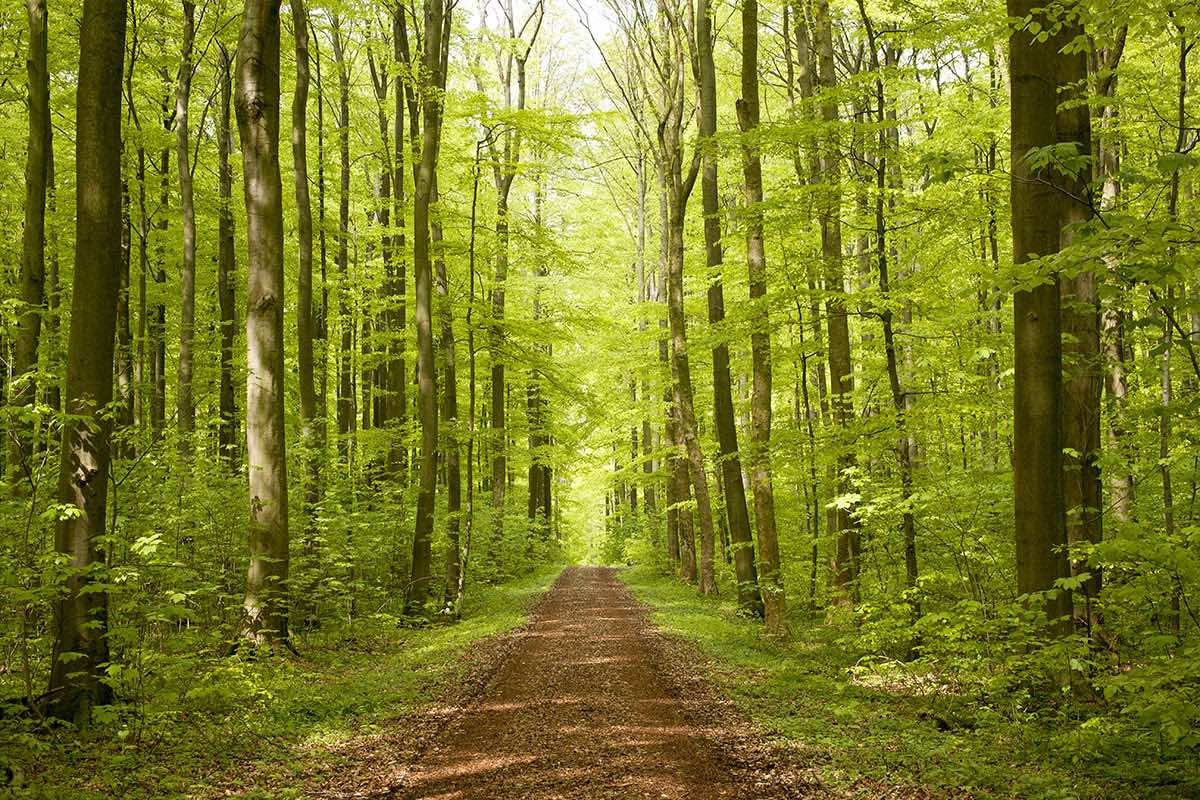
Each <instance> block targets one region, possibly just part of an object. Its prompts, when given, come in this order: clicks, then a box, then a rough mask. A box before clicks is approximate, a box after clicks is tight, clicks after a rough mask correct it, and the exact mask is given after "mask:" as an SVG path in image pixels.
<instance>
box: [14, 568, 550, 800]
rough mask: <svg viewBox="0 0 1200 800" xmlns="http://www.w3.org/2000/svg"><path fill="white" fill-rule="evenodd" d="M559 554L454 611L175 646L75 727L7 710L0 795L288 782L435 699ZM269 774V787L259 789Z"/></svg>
mask: <svg viewBox="0 0 1200 800" xmlns="http://www.w3.org/2000/svg"><path fill="white" fill-rule="evenodd" d="M560 570H561V566H553V567H546V568H543V569H541V570H539V571H538V572H536V573H534V574H532V575H530V576H527V577H524V578H521V579H518V580H515V581H512V582H509V583H505V584H502V585H499V586H492V587H487V586H481V587H473V589H472V591H469V592H468V594H467V600H466V608H465V614H464V618H463V619H462V620H461V621H460V622H458V623H455V624H434V625H431V626H429V627H425V628H411V627H405V626H403V625H402V624H401V620H398V619H396V618H393V617H389V616H386V615H376V616H372V617H364V618H361V619H358V620H356V621H355V622H354V623H353V624H345V625H341V626H338V627H336V628H331V627H328V626H327V627H326V628H325V629H322V630H320V631H317V632H315V633H310V634H308V635H305V636H302V637H298V638H299V649H300V655H299V657H296V656H288V657H286V658H276V657H263V658H259V659H253V660H243V659H240V658H236V657H228V658H227V657H217V656H214V655H195V654H192V655H188V654H183V653H173V654H170V655H161V656H158V657H157V658H156V659H155V661H154V663H150V664H143V665H141V668H140V670H139V672H140V674H142V675H143V676H144V678H143V680H146V681H149V682H152V683H153V687H152V688H151V689H150V690H148V691H145V692H143V693H142V694H144V695H145V696H146V698H147V699H146V701H145V702H144V703H141V704H133V703H125V704H119V705H114V706H110V707H107V708H103V709H99V711H98V713H97V715H96V724H95V725H94V726H93V728H92V729H90V730H89V731H87V732H84V733H80V732H78V731H76V730H75V729H74V728H72V727H70V726H64V727H58V728H54V729H50V730H47V729H45V727H44V726H41V725H37V724H35V723H33V722H32V721H29V720H19V719H18V720H11V719H10V720H8V721H5V722H3V723H0V768H2V769H4V770H6V771H7V773H8V775H9V778H10V781H9V785H8V786H7V787H4V788H0V797H13V798H31V799H36V800H43V799H45V800H50V799H51V798H53V799H54V800H59V799H60V798H61V800H101V798H105V799H107V798H122V800H148V798H175V797H178V798H183V797H204V796H211V795H214V794H219V795H221V796H227V795H228V794H230V793H232V794H233V795H234V796H238V795H242V796H247V797H272V798H283V797H300V796H301V795H300V794H299V792H298V790H295V789H288V788H286V787H288V786H289V785H292V784H294V783H296V782H297V781H296V779H297V777H298V776H299V775H300V774H301V773H302V772H307V771H312V770H313V769H315V768H319V764H316V763H315V762H316V761H319V760H320V759H322V758H329V757H331V756H330V755H329V753H328V751H326V750H323V749H322V748H321V747H318V746H316V745H321V744H328V743H333V742H337V741H339V740H344V739H347V738H349V737H352V736H356V735H362V734H369V733H371V732H374V731H376V730H379V729H381V728H383V727H385V726H386V725H387V724H388V721H389V720H391V719H395V718H397V717H400V716H402V715H404V714H407V713H410V712H412V711H414V710H415V709H418V708H420V707H421V706H423V705H425V704H427V703H428V702H430V701H431V700H433V699H434V698H435V696H436V694H437V692H438V691H439V689H440V688H441V687H442V686H444V685H445V684H446V682H447V681H450V680H453V679H454V678H455V677H456V674H455V673H456V671H457V670H459V669H461V668H462V667H461V665H462V662H461V660H460V656H461V655H462V654H463V653H464V652H466V651H467V650H468V649H469V648H470V647H471V646H472V645H474V644H476V643H477V642H479V641H480V640H482V639H485V638H487V637H490V636H494V635H497V634H501V633H504V632H506V631H509V630H512V629H513V628H515V627H517V626H519V625H521V624H522V623H523V622H524V621H525V619H526V611H527V609H528V607H529V605H530V603H531V602H532V600H533V599H534V598H536V597H537V596H539V595H540V594H541V593H542V592H544V591H545V590H546V588H547V587H548V586H549V585H550V583H551V582H552V581H553V580H554V578H555V577H556V576H557V574H558V572H559V571H560ZM264 784H266V785H269V786H270V787H274V788H269V789H268V790H267V792H266V794H263V791H264V789H263V786H264Z"/></svg>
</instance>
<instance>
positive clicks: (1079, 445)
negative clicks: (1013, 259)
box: [1057, 23, 1104, 635]
mask: <svg viewBox="0 0 1200 800" xmlns="http://www.w3.org/2000/svg"><path fill="white" fill-rule="evenodd" d="M1082 34H1083V31H1082V29H1081V28H1080V27H1079V24H1078V23H1075V24H1072V25H1068V26H1067V28H1066V29H1065V30H1064V32H1063V34H1062V36H1063V39H1062V41H1063V42H1070V41H1072V40H1073V39H1074V38H1075V37H1076V36H1082ZM1087 79H1088V68H1087V54H1086V53H1085V52H1082V51H1081V52H1078V53H1071V54H1061V53H1060V54H1059V56H1058V83H1059V85H1060V86H1062V87H1066V94H1065V95H1063V96H1060V97H1059V102H1060V103H1061V104H1065V105H1066V107H1065V108H1063V109H1062V110H1061V111H1059V114H1058V123H1057V124H1058V139H1059V141H1064V142H1074V143H1076V145H1077V147H1078V151H1077V152H1078V153H1079V154H1080V155H1084V156H1090V155H1091V151H1092V130H1091V111H1090V109H1089V107H1088V105H1087V103H1086V102H1078V103H1076V102H1072V101H1080V100H1081V97H1080V94H1081V92H1080V87H1085V88H1083V91H1082V95H1083V97H1082V100H1083V101H1086V99H1087V97H1086V95H1087V94H1088V90H1087V89H1086V87H1087V85H1088V81H1087ZM1064 180H1066V184H1067V186H1066V189H1067V192H1066V193H1065V194H1063V195H1062V196H1061V198H1060V202H1062V204H1063V212H1062V220H1061V222H1060V225H1061V226H1062V228H1063V230H1062V233H1061V238H1060V243H1061V246H1062V247H1064V248H1065V247H1068V246H1070V244H1071V241H1072V239H1073V238H1074V236H1075V232H1074V230H1072V229H1071V226H1076V225H1080V224H1082V223H1084V222H1086V221H1087V220H1089V219H1090V218H1091V216H1092V209H1091V205H1090V201H1089V200H1086V199H1083V198H1086V197H1087V195H1088V192H1089V190H1090V186H1091V180H1092V168H1091V165H1090V163H1089V164H1088V165H1087V166H1085V167H1084V168H1082V169H1081V170H1080V172H1079V173H1078V174H1077V175H1076V176H1075V177H1074V179H1073V180H1069V179H1064ZM1073 198H1080V199H1079V200H1075V199H1073ZM1059 289H1060V292H1061V302H1062V333H1063V345H1062V349H1063V355H1062V359H1063V366H1064V368H1065V371H1066V374H1065V375H1064V378H1063V387H1062V391H1063V401H1062V415H1063V419H1062V429H1063V441H1062V446H1063V448H1064V454H1063V461H1064V464H1063V466H1064V475H1063V508H1064V511H1065V513H1066V526H1067V544H1068V545H1069V546H1070V548H1071V554H1070V555H1071V562H1070V564H1071V574H1072V575H1080V574H1083V573H1087V574H1088V575H1089V577H1088V579H1087V580H1086V581H1084V583H1083V584H1082V585H1081V586H1080V587H1079V589H1077V590H1076V592H1075V597H1076V602H1075V603H1074V604H1073V605H1074V610H1075V618H1076V624H1077V625H1078V626H1079V627H1080V628H1082V629H1083V630H1085V631H1087V632H1088V634H1089V635H1091V634H1092V632H1093V629H1094V628H1095V626H1097V625H1098V624H1099V622H1100V612H1099V608H1098V607H1097V600H1098V598H1099V596H1100V585H1101V573H1100V567H1099V565H1098V564H1089V563H1088V558H1087V555H1086V552H1085V550H1086V548H1087V547H1088V546H1090V545H1094V544H1099V543H1100V541H1101V539H1102V538H1103V519H1104V516H1103V512H1104V486H1103V483H1102V482H1101V476H1100V463H1099V459H1100V447H1101V445H1100V398H1101V395H1102V394H1103V391H1104V374H1103V371H1102V362H1101V350H1100V296H1099V293H1098V291H1097V290H1098V285H1097V281H1096V273H1095V272H1094V271H1092V270H1090V269H1089V270H1084V271H1083V272H1080V273H1079V274H1078V275H1076V276H1074V277H1065V278H1062V280H1061V282H1060V286H1059Z"/></svg>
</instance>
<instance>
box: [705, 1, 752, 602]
mask: <svg viewBox="0 0 1200 800" xmlns="http://www.w3.org/2000/svg"><path fill="white" fill-rule="evenodd" d="M712 23H713V19H712V9H711V7H710V3H709V0H700V3H699V7H698V8H697V10H696V54H697V62H698V67H699V84H700V137H701V139H703V140H705V141H704V144H702V145H701V146H702V147H703V148H704V151H705V152H704V163H703V168H702V172H701V178H700V192H701V200H702V202H703V205H704V248H705V256H706V260H707V265H708V270H709V280H710V283H709V286H708V322H709V324H710V325H712V326H714V327H715V328H717V329H720V328H721V327H723V323H724V321H725V292H724V288H723V286H722V282H721V264H722V261H723V260H724V258H723V255H724V254H723V253H722V249H721V220H720V216H719V214H720V209H719V198H718V196H717V195H718V192H719V191H720V189H719V187H718V184H717V152H716V145H715V142H712V141H711V140H712V137H714V136H715V135H716V133H717V76H716V69H715V67H714V66H713V46H714V41H713V33H712ZM757 80H758V78H757V76H756V77H755V82H756V83H755V86H756V87H757ZM712 358H713V409H714V418H715V423H716V429H717V442H718V444H719V446H720V448H721V459H720V477H719V478H718V480H719V481H720V482H721V484H722V485H723V486H724V489H725V516H726V519H728V521H729V538H730V540H731V542H732V548H733V559H734V574H735V576H736V578H737V594H738V605H739V606H740V607H741V608H742V609H743V610H744V611H746V612H747V613H750V614H752V615H754V616H757V617H761V616H762V615H763V598H762V597H761V596H760V592H759V582H758V571H757V567H756V566H755V562H754V538H753V536H752V535H751V533H750V511H749V510H748V509H747V507H746V487H745V484H743V483H742V462H741V456H740V454H739V452H738V441H737V426H736V424H735V422H734V417H733V388H732V385H731V381H730V378H729V345H728V343H727V342H726V341H725V340H724V339H723V338H719V339H718V340H717V343H716V344H715V345H714V346H713V349H712Z"/></svg>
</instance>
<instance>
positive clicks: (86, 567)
mask: <svg viewBox="0 0 1200 800" xmlns="http://www.w3.org/2000/svg"><path fill="white" fill-rule="evenodd" d="M125 14H126V3H125V0H85V2H84V4H83V19H82V24H81V25H80V41H79V82H78V86H77V90H76V95H75V97H76V117H75V119H76V135H75V185H76V186H77V187H79V189H78V191H77V192H76V199H75V277H74V292H73V295H72V302H71V332H70V339H69V342H68V345H67V384H66V405H67V408H66V411H67V413H68V414H70V415H71V416H70V417H68V418H67V419H66V421H65V423H64V426H63V439H62V460H61V462H60V466H59V479H58V502H59V503H62V504H63V505H64V506H69V507H71V508H74V509H76V510H77V513H73V514H68V515H62V517H61V519H60V521H59V522H58V526H57V529H56V531H55V536H54V545H55V550H56V551H57V552H58V553H60V554H61V555H63V556H64V557H65V558H66V559H67V563H68V564H69V565H70V567H71V570H70V572H69V574H68V577H67V579H66V586H65V587H64V591H63V593H62V594H60V595H59V597H58V600H57V602H56V603H55V608H54V610H55V613H54V651H53V654H52V656H51V662H50V663H51V667H50V696H51V702H50V713H52V714H53V715H54V716H57V717H60V718H63V719H70V720H74V721H76V722H77V723H80V724H86V723H87V722H88V721H89V719H90V717H91V710H92V707H93V706H94V705H97V704H103V703H107V702H108V700H109V699H110V698H111V696H112V690H111V688H110V687H109V686H108V684H106V683H105V682H103V681H102V680H101V677H102V671H103V670H104V669H105V668H106V667H107V662H108V636H107V634H108V593H107V592H106V591H105V589H104V586H105V583H106V578H105V576H104V574H103V573H99V574H97V573H96V572H95V566H96V565H103V563H104V560H105V553H104V550H103V549H102V548H101V544H100V543H101V542H102V541H103V537H104V536H105V533H106V531H105V521H106V513H105V512H106V505H107V503H106V501H107V492H108V469H109V460H110V450H109V445H110V438H111V434H112V422H111V420H110V419H109V418H108V417H107V416H106V415H104V414H100V413H99V412H100V411H101V409H103V408H104V407H105V406H107V405H108V403H109V402H110V401H111V400H112V393H113V352H114V337H115V334H116V324H117V317H116V311H117V296H118V293H119V292H120V287H121V79H122V76H123V74H124V70H123V65H124V59H125ZM68 654H70V657H69V658H68V657H67V656H68Z"/></svg>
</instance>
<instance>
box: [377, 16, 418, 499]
mask: <svg viewBox="0 0 1200 800" xmlns="http://www.w3.org/2000/svg"><path fill="white" fill-rule="evenodd" d="M407 38H408V37H407V29H406V23H405V21H404V4H403V3H397V4H396V10H395V12H394V15H393V17H392V48H393V56H394V58H395V59H396V62H397V63H399V64H410V57H409V53H408V47H407ZM396 72H397V74H396V78H395V83H396V85H395V87H394V89H393V91H394V92H395V100H396V113H395V117H394V119H393V120H392V138H393V139H394V142H393V147H394V152H393V156H392V170H393V174H392V199H393V202H394V205H395V209H394V211H393V225H394V226H395V228H396V234H395V240H394V245H393V247H392V253H393V256H394V258H395V263H394V264H393V265H392V269H391V271H390V272H389V278H390V279H389V281H388V284H387V286H386V287H385V289H386V293H387V296H388V310H387V320H388V333H389V338H388V347H387V353H388V355H387V362H386V363H387V366H386V369H385V372H386V376H387V387H388V392H387V394H386V395H385V396H384V414H383V415H384V419H385V425H389V426H391V427H392V432H391V436H390V437H389V446H388V455H387V473H388V476H389V477H390V478H391V479H392V480H393V481H394V482H395V483H396V484H398V485H402V484H403V482H404V480H405V478H406V476H407V468H408V464H407V460H408V450H407V448H406V447H405V444H404V428H405V420H406V418H407V415H408V370H407V367H406V365H405V341H406V331H407V328H408V299H407V292H408V286H407V281H408V274H407V271H408V270H407V267H408V265H407V250H406V248H407V242H406V237H405V233H404V225H405V214H406V205H407V202H406V200H405V185H404V120H405V113H404V109H405V101H406V99H408V97H409V96H410V95H412V92H413V90H412V88H411V87H408V86H406V85H405V84H404V82H403V81H402V79H401V75H400V71H399V70H397V71H396ZM412 97H413V98H414V99H413V100H412V101H411V102H410V103H409V107H410V109H411V110H412V111H413V112H414V113H413V116H414V117H415V102H416V101H415V95H412ZM414 144H415V142H414Z"/></svg>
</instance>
